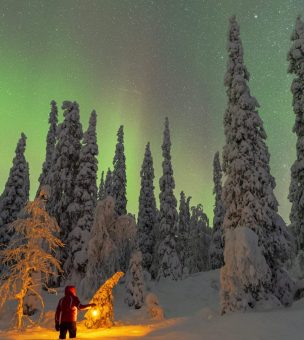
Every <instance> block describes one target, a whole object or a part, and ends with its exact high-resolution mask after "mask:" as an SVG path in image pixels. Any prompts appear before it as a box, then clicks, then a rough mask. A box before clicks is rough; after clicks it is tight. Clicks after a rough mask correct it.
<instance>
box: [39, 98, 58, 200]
mask: <svg viewBox="0 0 304 340" xmlns="http://www.w3.org/2000/svg"><path fill="white" fill-rule="evenodd" d="M57 123H58V110H57V105H56V102H55V101H54V100H52V101H51V112H50V114H49V125H50V126H49V131H48V133H47V137H46V156H45V161H44V163H43V165H42V173H41V175H40V176H39V189H38V191H37V194H38V193H39V191H40V188H41V187H42V186H44V185H47V184H49V176H48V175H49V172H50V169H51V166H52V160H53V156H54V151H55V145H56V133H57Z"/></svg>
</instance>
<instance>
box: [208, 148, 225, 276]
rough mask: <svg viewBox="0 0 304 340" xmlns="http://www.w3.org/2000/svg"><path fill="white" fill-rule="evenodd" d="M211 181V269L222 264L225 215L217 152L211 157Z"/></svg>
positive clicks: (220, 170)
mask: <svg viewBox="0 0 304 340" xmlns="http://www.w3.org/2000/svg"><path fill="white" fill-rule="evenodd" d="M213 182H214V188H213V194H214V195H215V205H214V209H213V214H214V217H213V229H212V239H211V244H210V248H209V257H210V266H211V269H217V268H221V267H222V266H223V264H224V235H223V220H224V215H225V209H224V205H223V202H222V169H221V163H220V157H219V153H218V152H216V153H215V155H214V159H213Z"/></svg>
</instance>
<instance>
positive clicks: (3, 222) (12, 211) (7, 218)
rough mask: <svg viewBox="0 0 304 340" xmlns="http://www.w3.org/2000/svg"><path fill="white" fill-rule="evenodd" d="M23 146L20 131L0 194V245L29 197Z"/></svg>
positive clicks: (7, 240)
mask: <svg viewBox="0 0 304 340" xmlns="http://www.w3.org/2000/svg"><path fill="white" fill-rule="evenodd" d="M25 147H26V136H25V134H24V133H22V134H21V137H20V139H19V141H18V143H17V147H16V151H15V157H14V159H13V165H12V167H11V169H10V173H9V176H8V179H7V182H6V184H5V187H4V191H3V193H2V194H1V196H0V245H1V244H2V246H5V245H7V244H8V242H9V240H10V238H11V236H12V233H13V232H14V230H13V229H10V230H8V225H9V224H10V223H11V222H13V221H14V220H16V219H17V217H18V213H19V212H20V211H21V209H22V208H23V207H24V206H25V204H26V202H27V201H28V198H29V189H30V180H29V165H28V162H27V161H26V159H25V156H24V152H25ZM2 246H0V247H2Z"/></svg>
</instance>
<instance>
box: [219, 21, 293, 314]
mask: <svg viewBox="0 0 304 340" xmlns="http://www.w3.org/2000/svg"><path fill="white" fill-rule="evenodd" d="M227 50H228V55H229V59H228V63H227V72H226V75H225V86H226V87H227V96H228V106H227V109H226V111H225V115H224V129H225V137H226V145H225V146H224V151H223V170H224V172H225V175H226V180H225V183H224V186H223V194H222V198H223V203H224V207H225V210H226V212H225V217H224V223H223V228H224V232H225V250H224V262H225V265H224V266H223V267H222V269H221V309H222V313H226V312H229V311H235V310H246V309H248V308H250V307H254V306H255V305H256V304H257V302H258V301H263V300H271V301H274V300H275V301H276V302H277V303H279V301H281V302H282V303H283V304H288V303H290V302H291V299H292V292H291V290H292V282H291V280H290V279H289V277H288V275H287V273H286V272H285V271H284V270H283V269H282V264H283V262H284V261H285V260H286V258H287V257H288V252H289V242H288V239H287V238H288V234H287V229H286V226H285V224H284V222H283V220H282V219H281V218H280V216H279V215H278V213H277V210H278V203H277V201H276V199H275V196H274V193H273V189H274V187H275V181H274V178H273V177H272V176H271V174H270V168H269V158H270V156H269V153H268V148H267V146H266V143H265V141H266V133H265V130H264V128H263V122H262V120H261V118H260V116H259V114H258V111H257V110H256V108H257V107H258V102H257V100H256V99H255V98H254V97H252V96H251V94H250V90H249V87H248V84H247V82H248V80H249V73H248V71H247V69H246V67H245V65H244V61H243V47H242V42H241V39H240V31H239V25H238V23H237V21H236V18H235V17H232V18H231V19H230V24H229V32H228V45H227Z"/></svg>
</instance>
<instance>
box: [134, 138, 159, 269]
mask: <svg viewBox="0 0 304 340" xmlns="http://www.w3.org/2000/svg"><path fill="white" fill-rule="evenodd" d="M140 177H141V187H140V194H139V208H138V221H137V227H138V246H139V249H140V250H141V252H142V257H143V262H142V265H143V268H144V269H145V270H147V271H149V270H150V267H151V264H152V260H153V251H154V247H155V237H154V227H155V223H156V218H157V216H156V215H157V214H156V202H155V196H154V184H153V180H154V168H153V159H152V155H151V150H150V143H148V144H147V145H146V150H145V156H144V160H143V163H142V167H141V171H140Z"/></svg>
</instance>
